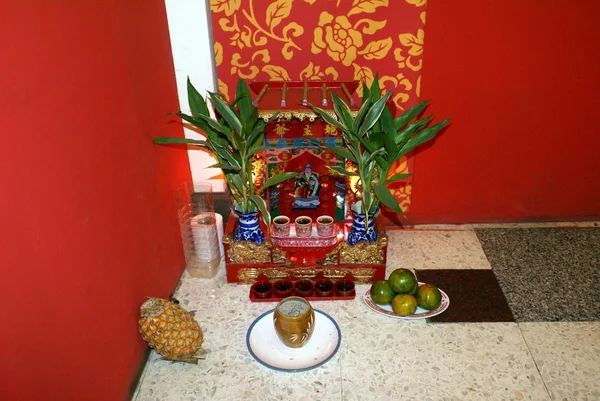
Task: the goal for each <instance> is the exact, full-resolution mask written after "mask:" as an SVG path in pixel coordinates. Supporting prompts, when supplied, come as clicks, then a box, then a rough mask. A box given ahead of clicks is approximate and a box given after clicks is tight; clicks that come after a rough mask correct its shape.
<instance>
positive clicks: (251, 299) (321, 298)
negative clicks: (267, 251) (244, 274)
mask: <svg viewBox="0 0 600 401" xmlns="http://www.w3.org/2000/svg"><path fill="white" fill-rule="evenodd" d="M302 298H304V299H306V300H307V301H349V300H352V299H354V298H356V294H354V295H351V296H347V297H341V296H338V295H335V293H334V295H333V296H331V297H315V296H310V297H302ZM283 299H285V298H277V297H269V298H256V297H255V296H254V294H253V293H252V291H250V301H251V302H279V301H281V300H283Z"/></svg>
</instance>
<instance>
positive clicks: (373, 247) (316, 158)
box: [225, 81, 387, 283]
mask: <svg viewBox="0 0 600 401" xmlns="http://www.w3.org/2000/svg"><path fill="white" fill-rule="evenodd" d="M249 86H250V88H251V90H252V91H253V105H254V106H255V107H257V108H258V115H259V118H262V119H263V120H264V121H265V122H268V124H267V126H266V130H265V140H264V152H263V154H262V155H260V156H255V157H254V159H253V163H254V168H253V174H254V175H255V177H254V180H255V182H256V183H257V187H258V186H260V184H261V183H263V182H265V181H266V180H267V179H269V178H271V177H276V176H278V175H279V174H282V173H285V172H295V173H297V174H298V175H297V176H296V177H294V178H292V179H288V180H286V181H283V182H281V183H280V184H279V185H276V186H273V187H270V188H268V189H267V190H266V191H265V192H264V193H262V194H260V195H261V196H262V197H263V198H264V199H265V200H266V202H267V205H268V209H269V213H270V216H271V218H272V219H273V218H276V217H278V216H285V217H287V218H289V221H290V222H291V225H292V226H293V225H294V221H295V220H296V219H298V218H300V217H308V218H310V220H312V223H313V224H312V225H313V227H312V228H313V230H312V233H311V235H309V236H308V237H300V236H297V235H296V234H297V233H296V232H295V230H294V227H292V230H291V234H290V235H288V236H285V237H279V236H277V234H274V233H273V232H272V230H267V229H266V227H263V229H264V231H265V233H267V232H269V231H271V237H270V238H268V240H267V241H266V242H265V243H263V244H261V245H257V244H253V243H248V242H244V243H243V244H242V243H239V242H238V241H234V240H232V239H231V233H232V232H233V231H234V229H235V224H236V219H233V218H232V219H229V223H228V225H227V227H226V229H225V234H226V238H225V254H226V258H225V260H226V266H227V280H228V281H229V282H248V283H251V282H254V281H255V280H256V278H257V277H258V276H259V275H260V274H262V275H264V276H266V277H268V278H269V279H277V278H314V277H315V276H316V275H323V276H325V277H327V278H341V277H345V276H346V275H351V276H352V277H353V279H354V280H355V281H357V282H369V281H372V280H375V279H379V278H384V274H385V260H386V250H387V237H386V236H385V231H384V227H383V226H381V227H380V229H379V239H378V241H376V242H372V243H368V244H367V243H364V244H360V245H359V246H355V247H351V246H349V245H348V243H347V242H346V239H347V236H348V233H349V231H350V227H351V225H352V217H351V216H350V213H349V200H352V201H355V200H356V199H355V194H354V192H353V188H352V187H353V185H355V184H356V182H355V181H354V182H353V181H352V178H351V177H348V176H346V175H343V174H339V173H338V172H336V170H338V171H339V169H341V170H347V169H352V168H353V167H352V165H351V164H350V163H348V160H346V159H345V158H343V157H341V156H340V155H339V154H336V153H335V152H333V151H331V149H330V148H331V147H343V146H344V140H343V138H342V135H341V132H340V130H339V128H338V127H336V126H334V125H332V124H330V123H328V122H326V121H324V120H323V119H322V118H321V117H320V116H319V115H318V114H317V113H315V111H314V110H313V109H312V108H311V107H310V105H313V106H317V107H319V108H321V109H323V110H325V111H326V112H327V113H328V114H331V116H332V118H333V117H334V116H335V113H334V108H333V102H332V96H333V95H332V94H335V95H336V96H338V97H339V98H341V99H344V101H345V102H346V103H347V104H349V105H350V108H351V110H352V112H353V113H356V112H357V111H358V107H357V105H356V103H355V101H354V99H353V93H354V92H355V90H356V88H357V86H358V82H357V81H327V82H322V81H307V82H299V81H291V82H288V81H255V82H251V83H250V85H249ZM322 216H329V217H331V218H332V219H333V221H334V223H333V226H334V230H333V233H332V234H331V235H330V236H326V237H325V236H319V235H318V233H317V230H316V227H317V219H318V218H319V217H322ZM228 234H229V236H228ZM267 235H268V234H267Z"/></svg>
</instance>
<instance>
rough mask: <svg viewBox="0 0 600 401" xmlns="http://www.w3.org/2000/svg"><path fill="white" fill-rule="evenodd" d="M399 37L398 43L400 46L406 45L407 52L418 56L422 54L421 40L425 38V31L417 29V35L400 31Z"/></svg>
mask: <svg viewBox="0 0 600 401" xmlns="http://www.w3.org/2000/svg"><path fill="white" fill-rule="evenodd" d="M398 37H399V38H400V43H402V46H404V47H408V48H409V50H408V54H409V55H411V56H420V55H421V54H423V41H424V38H425V31H423V30H422V29H419V30H418V31H417V36H415V35H413V34H412V33H402V34H400V35H398Z"/></svg>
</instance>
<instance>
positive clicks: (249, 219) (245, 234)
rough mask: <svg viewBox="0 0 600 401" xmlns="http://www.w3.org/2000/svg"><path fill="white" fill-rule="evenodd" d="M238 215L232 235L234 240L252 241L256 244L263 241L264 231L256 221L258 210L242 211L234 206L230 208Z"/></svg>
mask: <svg viewBox="0 0 600 401" xmlns="http://www.w3.org/2000/svg"><path fill="white" fill-rule="evenodd" d="M231 210H233V212H234V213H235V214H236V215H237V216H238V221H237V226H236V228H235V232H234V235H233V239H235V240H236V241H252V242H254V243H256V244H258V245H260V244H262V243H263V242H264V241H265V233H264V231H263V230H262V228H261V227H260V223H259V221H258V212H242V211H240V210H237V209H236V208H235V206H233V207H232V208H231Z"/></svg>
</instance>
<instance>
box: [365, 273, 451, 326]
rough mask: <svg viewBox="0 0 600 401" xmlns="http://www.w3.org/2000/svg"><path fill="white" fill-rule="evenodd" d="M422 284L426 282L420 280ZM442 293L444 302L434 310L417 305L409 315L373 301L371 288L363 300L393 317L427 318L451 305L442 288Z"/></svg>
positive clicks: (406, 318)
mask: <svg viewBox="0 0 600 401" xmlns="http://www.w3.org/2000/svg"><path fill="white" fill-rule="evenodd" d="M421 284H424V283H422V282H419V285H421ZM438 289H439V288H438ZM440 293H441V294H442V303H441V304H440V306H438V307H437V308H435V309H434V310H427V309H423V308H421V307H420V306H419V307H417V310H416V311H415V313H413V314H412V315H409V316H400V315H398V314H396V313H394V311H393V310H392V305H379V304H376V303H375V302H373V298H371V290H370V289H369V290H367V292H366V293H365V295H363V302H364V303H365V305H367V306H368V307H369V308H370V309H372V310H374V311H375V312H377V313H380V314H382V315H385V316H390V317H393V318H395V319H405V320H417V319H427V318H430V317H433V316H437V315H439V314H440V313H442V312H444V311H445V310H446V309H448V306H450V298H449V297H448V294H446V293H445V292H444V291H442V290H440Z"/></svg>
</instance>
